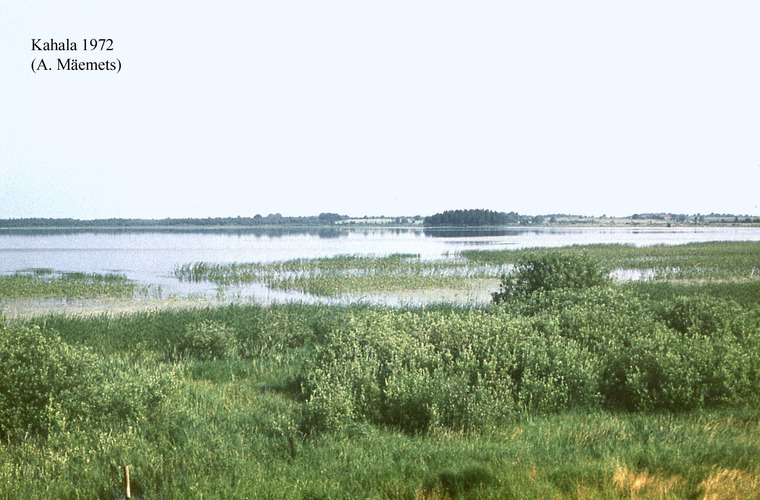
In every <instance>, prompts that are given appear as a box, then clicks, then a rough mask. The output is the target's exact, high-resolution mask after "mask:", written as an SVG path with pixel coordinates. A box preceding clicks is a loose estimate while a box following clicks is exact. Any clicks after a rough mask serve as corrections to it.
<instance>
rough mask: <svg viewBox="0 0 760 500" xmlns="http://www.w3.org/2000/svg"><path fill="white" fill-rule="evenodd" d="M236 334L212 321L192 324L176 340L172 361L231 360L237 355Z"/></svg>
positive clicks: (221, 324)
mask: <svg viewBox="0 0 760 500" xmlns="http://www.w3.org/2000/svg"><path fill="white" fill-rule="evenodd" d="M237 351H238V341H237V338H236V337H235V334H234V333H233V332H231V331H230V330H229V328H228V327H227V326H226V325H224V324H223V323H218V322H215V321H211V320H204V321H199V322H197V323H191V324H189V325H187V327H186V328H185V329H184V330H183V331H181V332H179V334H177V335H176V338H175V339H174V345H173V346H172V352H171V356H170V357H171V359H174V360H177V359H187V358H191V359H196V360H199V361H209V360H215V359H230V358H232V357H234V356H236V355H237Z"/></svg>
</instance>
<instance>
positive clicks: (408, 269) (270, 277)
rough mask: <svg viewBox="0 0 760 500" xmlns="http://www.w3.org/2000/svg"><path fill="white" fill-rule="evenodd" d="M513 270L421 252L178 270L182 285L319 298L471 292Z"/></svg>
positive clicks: (203, 264)
mask: <svg viewBox="0 0 760 500" xmlns="http://www.w3.org/2000/svg"><path fill="white" fill-rule="evenodd" d="M508 267H509V266H501V265H492V264H474V263H470V262H467V261H464V260H461V259H446V260H443V259H441V260H422V259H421V258H420V256H419V255H417V254H392V255H388V256H364V255H339V256H336V257H325V258H316V259H295V260H289V261H285V262H271V263H233V264H214V263H206V262H198V263H194V264H185V265H182V266H178V267H177V268H176V269H175V271H174V275H175V276H176V277H177V278H178V279H180V280H183V281H210V282H213V283H216V284H218V285H221V286H230V285H233V286H234V285H242V284H246V283H261V284H264V285H266V286H268V287H270V288H272V289H279V290H295V291H299V292H304V293H309V294H312V295H318V296H338V295H341V294H356V293H364V292H398V291H407V290H428V289H453V290H467V289H468V288H469V286H470V285H471V284H472V281H473V280H483V279H493V278H497V277H498V276H499V275H500V274H503V273H504V272H505V270H506V269H508Z"/></svg>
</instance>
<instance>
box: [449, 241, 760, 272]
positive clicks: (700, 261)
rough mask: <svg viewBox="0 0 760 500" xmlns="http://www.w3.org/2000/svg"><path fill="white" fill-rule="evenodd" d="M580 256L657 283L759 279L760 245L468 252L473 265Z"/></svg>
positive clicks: (732, 243)
mask: <svg viewBox="0 0 760 500" xmlns="http://www.w3.org/2000/svg"><path fill="white" fill-rule="evenodd" d="M556 252H561V253H563V254H569V255H573V254H581V255H584V256H586V257H588V258H591V259H593V260H595V261H597V262H599V263H600V264H602V265H604V266H605V267H607V268H608V269H623V270H625V269H635V270H640V271H648V276H649V278H650V279H654V280H690V281H694V280H746V279H756V278H758V277H760V243H758V242H753V241H718V242H708V243H689V244H686V245H654V246H646V247H636V246H633V245H617V244H614V245H578V246H571V247H563V248H561V249H552V248H533V249H524V250H466V251H463V252H462V253H461V256H462V257H463V258H464V259H466V260H467V261H469V262H471V263H473V264H491V265H504V264H513V263H515V262H517V261H518V260H519V259H521V258H524V257H525V256H527V255H541V254H551V253H556Z"/></svg>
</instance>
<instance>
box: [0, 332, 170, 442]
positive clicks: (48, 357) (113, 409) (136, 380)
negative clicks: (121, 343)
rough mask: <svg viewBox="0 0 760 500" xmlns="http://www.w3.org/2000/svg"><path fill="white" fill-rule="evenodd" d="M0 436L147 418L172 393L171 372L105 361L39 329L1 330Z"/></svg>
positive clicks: (115, 360)
mask: <svg viewBox="0 0 760 500" xmlns="http://www.w3.org/2000/svg"><path fill="white" fill-rule="evenodd" d="M0 366H2V370H0V436H2V437H5V438H11V437H18V436H23V435H43V436H44V435H47V434H48V433H49V432H51V431H62V430H64V429H66V427H68V426H69V425H72V424H79V423H81V422H85V421H89V422H100V421H103V420H108V419H111V420H120V421H134V420H137V419H142V418H149V417H150V416H151V415H152V414H153V412H155V411H156V410H158V409H159V407H160V405H161V404H162V403H163V401H164V400H165V399H166V398H167V396H168V395H169V393H170V392H171V390H172V388H173V385H174V379H173V376H172V374H171V373H170V372H168V371H167V370H165V369H161V368H156V367H135V366H132V365H131V363H129V362H128V361H126V360H122V359H120V358H118V357H116V358H111V359H107V358H103V357H101V356H99V355H97V354H95V353H93V351H92V350H91V349H90V348H88V347H84V346H74V345H70V344H67V343H66V342H64V341H62V340H61V338H60V336H59V335H58V334H57V333H56V332H54V331H49V330H48V331H43V330H42V329H41V328H39V327H38V326H23V325H11V326H7V327H5V326H4V325H0Z"/></svg>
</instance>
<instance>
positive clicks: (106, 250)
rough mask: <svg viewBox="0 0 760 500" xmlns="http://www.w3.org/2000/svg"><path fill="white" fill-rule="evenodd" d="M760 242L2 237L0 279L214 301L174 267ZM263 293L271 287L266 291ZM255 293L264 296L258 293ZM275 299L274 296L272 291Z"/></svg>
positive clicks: (512, 235)
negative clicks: (125, 281)
mask: <svg viewBox="0 0 760 500" xmlns="http://www.w3.org/2000/svg"><path fill="white" fill-rule="evenodd" d="M705 241H760V228H733V227H730V228H726V227H723V228H702V227H700V228H608V227H605V228H508V229H498V230H465V229H461V230H436V231H432V230H423V229H417V228H414V229H411V228H410V229H325V230H316V229H315V230H207V231H171V230H156V231H151V230H137V231H135V230H124V231H93V230H81V231H71V230H58V231H56V230H0V273H4V274H7V273H12V272H15V271H21V270H26V269H33V268H50V269H54V270H56V271H63V272H72V271H79V272H96V273H106V272H114V273H120V274H123V275H125V276H126V277H127V278H129V279H132V280H134V281H136V282H138V283H140V284H143V285H150V286H154V287H155V286H160V287H161V289H162V290H163V291H165V292H168V293H173V294H179V295H187V294H209V293H214V287H213V286H212V285H209V284H204V283H181V282H179V281H178V280H177V279H176V278H174V276H173V274H172V272H173V270H174V268H175V267H176V266H178V265H181V264H186V263H193V262H198V261H204V262H219V263H230V262H268V261H282V260H289V259H295V258H311V257H327V256H333V255H340V254H363V255H366V254H375V255H387V254H391V253H413V254H420V255H421V257H422V258H423V259H445V258H452V257H454V256H456V255H457V253H458V252H460V251H461V250H465V249H517V248H527V247H558V246H565V245H580V244H592V243H623V244H632V245H637V246H643V245H656V244H667V245H675V244H682V243H690V242H705ZM260 288H263V287H260ZM249 293H251V294H254V295H255V294H256V293H263V290H261V289H257V288H255V287H252V288H251V289H250V290H249ZM266 293H268V294H270V293H272V292H270V291H267V292H266Z"/></svg>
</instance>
